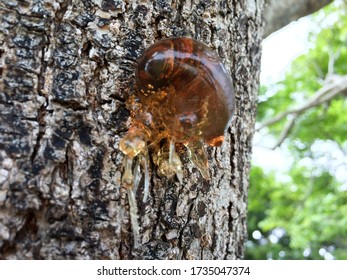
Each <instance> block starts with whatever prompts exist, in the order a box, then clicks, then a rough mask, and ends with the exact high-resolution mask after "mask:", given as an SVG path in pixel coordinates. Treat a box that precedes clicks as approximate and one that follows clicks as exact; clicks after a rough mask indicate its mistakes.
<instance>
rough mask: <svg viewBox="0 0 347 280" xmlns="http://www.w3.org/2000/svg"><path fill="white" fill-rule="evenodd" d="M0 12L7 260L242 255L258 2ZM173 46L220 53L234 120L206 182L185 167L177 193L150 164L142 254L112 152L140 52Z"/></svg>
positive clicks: (85, 4)
mask: <svg viewBox="0 0 347 280" xmlns="http://www.w3.org/2000/svg"><path fill="white" fill-rule="evenodd" d="M0 7H1V33H0V34H1V36H0V41H1V49H0V55H1V60H0V61H1V66H0V67H1V71H2V80H1V99H0V100H1V101H0V106H1V114H0V117H1V123H0V129H1V132H0V133H1V134H0V137H1V140H0V145H1V146H0V161H1V167H0V184H1V186H0V258H2V259H238V258H242V257H243V244H244V242H245V240H246V238H247V236H246V232H247V231H246V209H247V191H248V175H249V169H250V156H251V146H252V136H253V132H254V125H255V113H256V95H257V90H258V76H259V70H260V43H261V39H262V32H261V30H262V28H261V27H262V24H263V22H262V16H261V14H262V9H263V1H261V0H260V1H253V0H252V1H225V0H219V1H217V0H210V1H198V0H190V1H180V0H167V1H165V0H157V1H144V0H142V1H141V0H138V1H129V0H128V1H126V0H125V1H122V0H98V1H96V0H94V1H91V0H85V1H77V0H76V1H74V0H65V1H63V0H50V1H48V0H32V1H29V0H28V1H15V0H3V1H1V3H0ZM178 36H189V37H193V38H195V39H197V40H199V41H202V42H204V43H206V44H207V45H209V46H211V47H212V48H213V49H215V50H216V52H217V53H218V54H219V56H220V57H221V58H222V60H223V61H224V63H225V65H226V67H227V69H228V70H229V71H230V73H231V76H232V78H233V79H234V87H235V93H236V113H235V115H234V118H233V121H232V125H231V127H230V128H229V129H228V131H227V135H226V140H225V142H224V144H223V145H222V147H219V148H208V155H209V166H210V170H209V171H210V176H211V180H210V181H206V180H204V179H203V178H202V176H201V175H200V173H199V171H198V170H197V169H196V168H194V167H193V165H192V164H190V163H189V162H187V161H185V167H184V178H183V184H180V183H179V182H178V180H177V179H176V178H173V179H170V180H168V179H166V178H163V177H160V176H159V175H158V174H157V170H156V166H155V165H153V164H152V165H151V166H150V174H151V180H150V182H151V185H150V194H149V198H148V200H147V202H146V203H143V202H142V199H140V197H142V193H143V186H142V185H143V182H141V183H140V186H139V188H138V191H137V206H138V209H139V225H140V234H139V239H140V245H139V246H138V247H137V248H135V247H134V246H133V234H132V230H131V223H130V217H129V205H128V200H127V192H126V190H125V188H124V187H122V185H121V175H122V161H123V154H122V153H121V152H120V151H119V149H118V143H119V140H120V138H121V137H122V136H124V134H125V132H126V131H127V128H128V126H129V122H128V117H129V112H128V111H127V110H126V108H125V101H126V100H127V98H128V97H129V96H130V95H131V94H133V86H134V67H135V66H136V61H137V59H138V57H139V56H140V54H141V53H142V52H143V50H144V48H146V47H148V46H149V45H151V44H152V43H153V42H155V41H157V40H159V39H161V38H167V37H178ZM183 161H184V159H183Z"/></svg>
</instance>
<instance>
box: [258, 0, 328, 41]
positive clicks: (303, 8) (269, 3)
mask: <svg viewBox="0 0 347 280" xmlns="http://www.w3.org/2000/svg"><path fill="white" fill-rule="evenodd" d="M265 2H266V6H265V11H264V20H265V29H264V38H266V37H267V36H269V35H270V34H271V33H273V32H275V31H277V30H279V29H281V28H282V27H284V26H286V25H287V24H289V23H291V22H292V21H295V20H297V19H299V18H301V17H304V16H307V15H309V14H312V13H314V12H315V11H318V10H319V9H321V8H323V7H324V6H326V5H328V4H330V3H331V2H333V0H286V1H278V0H266V1H265Z"/></svg>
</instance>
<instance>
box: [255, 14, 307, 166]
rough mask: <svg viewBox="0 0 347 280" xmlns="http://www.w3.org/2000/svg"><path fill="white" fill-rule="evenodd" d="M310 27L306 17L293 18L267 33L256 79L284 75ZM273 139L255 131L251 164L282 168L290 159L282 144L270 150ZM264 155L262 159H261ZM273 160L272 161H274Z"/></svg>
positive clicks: (302, 49)
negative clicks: (293, 19)
mask: <svg viewBox="0 0 347 280" xmlns="http://www.w3.org/2000/svg"><path fill="white" fill-rule="evenodd" d="M311 28H312V22H311V20H310V18H309V17H305V18H302V19H300V20H298V21H294V22H292V23H291V24H289V25H288V26H286V27H284V28H282V29H281V30H279V31H277V32H275V33H273V34H271V35H270V36H269V37H267V38H266V39H265V40H264V41H263V45H262V48H263V50H262V63H261V73H260V83H261V84H263V85H268V84H272V83H276V82H278V81H280V80H281V79H282V78H284V74H285V71H286V69H287V68H288V67H289V66H290V64H291V62H292V61H293V60H294V59H295V58H296V57H297V56H299V55H300V54H303V53H305V52H306V51H307V50H308V47H309V45H308V43H307V41H308V40H307V37H308V34H309V31H310V30H311ZM275 141H276V140H275V139H272V138H270V137H267V136H266V131H265V134H264V131H263V134H262V135H260V134H259V133H256V134H255V136H254V148H253V164H255V165H259V166H262V167H263V168H265V170H273V169H274V166H276V170H281V171H286V170H288V169H289V168H290V166H291V164H292V161H291V160H290V159H291V157H290V155H289V152H287V151H286V150H285V148H281V149H276V150H270V149H269V147H271V146H273V145H274V144H275ZM265 158H266V160H264V159H265ZM274 162H276V164H275V165H274Z"/></svg>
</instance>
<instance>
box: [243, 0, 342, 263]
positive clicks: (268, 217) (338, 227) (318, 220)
mask: <svg viewBox="0 0 347 280" xmlns="http://www.w3.org/2000/svg"><path fill="white" fill-rule="evenodd" d="M314 21H315V22H317V23H318V24H320V25H321V26H322V27H323V28H322V29H320V31H319V32H312V34H311V35H310V39H309V40H310V43H311V48H310V50H309V51H308V52H307V53H306V54H303V55H301V56H300V57H298V58H297V59H296V60H295V61H294V62H293V63H292V65H291V67H290V69H289V71H288V72H287V73H286V76H285V78H284V80H283V81H281V82H279V83H277V84H275V85H271V86H269V87H265V86H262V87H261V90H260V97H259V100H260V103H259V109H258V122H259V123H263V122H264V121H266V120H268V119H271V118H273V117H274V116H276V115H277V114H279V113H281V112H283V111H287V110H288V109H290V108H293V107H296V106H298V105H300V104H301V103H303V102H305V101H306V100H307V99H309V98H310V97H312V96H313V95H314V94H315V93H316V92H317V90H319V89H320V88H321V87H322V86H323V84H324V83H325V82H326V81H327V79H329V78H330V77H333V75H346V74H347V63H346V61H347V3H346V1H344V2H342V1H337V2H335V3H333V4H332V5H330V6H328V7H326V8H324V9H323V10H322V11H320V12H318V14H316V15H315V16H314ZM327 22H328V23H327ZM346 111H347V101H346V96H344V95H343V94H340V95H337V96H336V97H335V98H334V99H333V100H331V101H330V102H329V103H327V104H323V105H320V106H317V107H312V108H310V109H308V110H306V111H305V112H304V113H303V114H301V115H299V116H298V117H297V118H296V119H295V124H294V126H293V127H292V129H291V131H290V133H289V134H288V136H287V138H286V140H285V142H284V143H283V145H282V146H285V147H286V148H287V149H289V151H290V153H291V155H292V156H293V157H294V159H295V160H294V161H293V164H292V166H291V168H290V170H289V171H288V173H287V174H286V175H289V177H288V176H283V174H280V172H279V171H265V170H263V169H262V168H261V167H258V166H254V167H253V168H252V171H251V182H250V185H251V187H250V192H249V212H248V213H249V221H248V231H249V241H248V246H247V250H246V258H248V259H267V258H272V259H324V258H325V259H329V258H336V259H347V187H346V186H347V182H343V181H341V179H339V178H338V176H337V174H338V173H341V170H343V171H342V173H343V172H345V173H347V160H346V158H347V114H346V113H345V112H346ZM287 121H288V119H287V118H283V119H282V120H281V121H278V122H276V123H274V124H273V125H271V126H269V127H266V128H264V129H263V130H266V132H267V133H269V134H270V135H271V136H272V137H276V138H278V137H279V135H280V134H281V132H282V130H283V127H284V126H285V124H286V122H287ZM340 177H341V176H340ZM288 178H289V179H288ZM284 179H285V180H284ZM345 179H346V178H345Z"/></svg>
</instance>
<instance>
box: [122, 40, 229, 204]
mask: <svg viewBox="0 0 347 280" xmlns="http://www.w3.org/2000/svg"><path fill="white" fill-rule="evenodd" d="M127 105H128V109H129V110H130V111H131V117H132V125H131V127H130V129H129V132H128V133H127V135H126V136H125V137H124V138H123V139H122V140H121V142H120V149H121V150H122V152H123V153H124V154H125V164H124V166H125V170H124V175H123V178H122V181H123V184H124V185H125V186H126V187H127V188H128V189H129V190H131V189H134V188H136V186H137V184H138V182H139V180H140V179H139V178H140V177H141V172H139V168H140V166H142V167H143V168H144V170H145V171H144V174H145V196H144V198H145V199H146V197H147V193H148V180H149V179H148V178H149V176H148V149H150V150H151V154H152V155H153V162H154V163H155V164H156V165H157V166H158V173H159V174H161V175H164V176H167V177H172V176H173V175H175V174H176V175H177V177H178V179H179V180H180V181H182V164H181V161H180V158H179V156H178V155H177V153H176V150H175V143H182V144H184V145H185V146H186V147H187V149H188V152H189V156H190V159H191V161H192V162H193V163H194V164H195V166H196V167H197V168H198V169H199V170H200V172H201V174H202V175H203V177H204V178H206V179H208V178H209V173H208V164H207V157H206V152H205V149H204V144H203V143H204V142H206V143H207V144H208V145H210V146H220V145H221V144H222V142H223V139H224V132H225V130H226V128H227V127H228V126H229V124H230V121H231V118H232V115H233V113H234V90H233V86H232V80H231V77H230V75H229V74H228V72H227V71H226V69H225V67H224V65H223V64H222V62H221V59H220V58H219V57H218V56H217V54H216V53H215V52H214V51H213V50H212V49H210V48H209V47H208V46H206V45H205V44H203V43H201V42H198V41H196V40H194V39H191V38H171V39H166V40H162V41H159V42H157V43H155V44H153V45H152V46H150V47H149V48H147V49H146V50H145V51H144V53H143V55H142V56H141V57H140V59H139V61H138V66H137V69H136V95H135V96H132V97H131V98H130V99H129V102H128V104H127ZM135 158H136V159H137V160H135V163H134V159H135ZM129 195H130V194H129ZM132 195H133V194H132ZM132 203H133V202H132Z"/></svg>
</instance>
